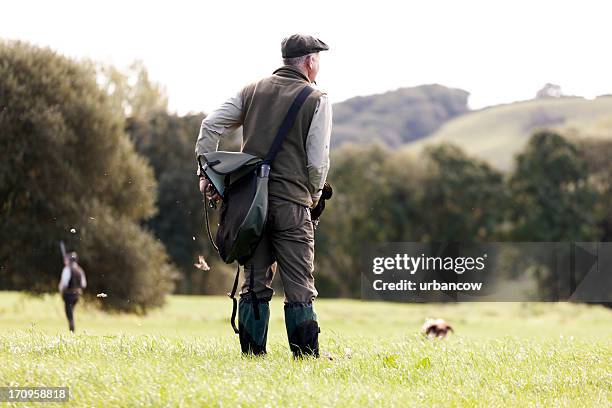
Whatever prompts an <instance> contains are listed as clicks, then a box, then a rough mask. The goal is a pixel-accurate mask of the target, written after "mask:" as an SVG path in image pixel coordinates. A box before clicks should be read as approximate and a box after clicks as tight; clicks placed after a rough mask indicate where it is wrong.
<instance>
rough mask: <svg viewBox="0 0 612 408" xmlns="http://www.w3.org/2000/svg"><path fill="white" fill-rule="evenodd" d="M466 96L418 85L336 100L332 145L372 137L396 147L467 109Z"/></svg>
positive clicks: (360, 140)
mask: <svg viewBox="0 0 612 408" xmlns="http://www.w3.org/2000/svg"><path fill="white" fill-rule="evenodd" d="M468 96H469V93H468V92H466V91H464V90H461V89H453V88H447V87H445V86H442V85H421V86H417V87H414V88H400V89H398V90H395V91H389V92H386V93H383V94H378V95H369V96H358V97H355V98H351V99H348V100H346V101H344V102H340V103H336V104H334V123H333V129H334V130H333V132H334V133H333V137H332V147H337V146H339V145H341V144H344V143H347V142H353V143H369V142H372V141H374V140H380V141H382V142H384V143H385V144H386V145H388V146H390V147H397V146H400V145H403V144H405V143H408V142H411V141H414V140H418V139H420V138H422V137H425V136H427V135H430V134H432V133H433V132H435V131H436V130H437V129H438V128H439V127H440V126H441V125H442V124H444V123H445V122H446V121H448V120H450V119H452V118H454V117H456V116H458V115H461V114H464V113H466V112H468V105H467V99H468Z"/></svg>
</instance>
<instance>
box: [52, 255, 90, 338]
mask: <svg viewBox="0 0 612 408" xmlns="http://www.w3.org/2000/svg"><path fill="white" fill-rule="evenodd" d="M77 260H78V256H77V253H76V252H74V251H73V252H70V253H69V254H67V255H66V257H65V258H64V269H63V270H62V277H61V278H60V283H59V291H60V293H61V294H62V298H63V299H64V309H65V311H66V318H67V319H68V327H69V328H70V331H71V332H74V307H75V306H76V304H77V302H78V301H79V297H80V296H81V294H82V293H83V289H85V287H87V279H86V278H85V271H84V270H83V268H81V266H80V265H79V264H78V263H77Z"/></svg>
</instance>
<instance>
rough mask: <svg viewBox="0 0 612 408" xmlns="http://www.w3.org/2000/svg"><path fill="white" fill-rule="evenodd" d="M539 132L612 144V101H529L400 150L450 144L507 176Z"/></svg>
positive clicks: (484, 113) (474, 115)
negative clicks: (571, 134)
mask: <svg viewBox="0 0 612 408" xmlns="http://www.w3.org/2000/svg"><path fill="white" fill-rule="evenodd" d="M543 127H547V128H554V129H560V130H565V131H567V130H570V129H573V130H576V131H577V133H579V134H580V135H585V136H594V137H609V138H612V97H611V96H601V97H598V98H596V99H594V100H586V99H584V98H579V97H571V98H570V97H565V98H549V99H534V100H530V101H525V102H516V103H512V104H508V105H499V106H493V107H490V108H485V109H482V110H479V111H473V112H471V113H468V114H465V115H462V116H460V117H457V118H455V119H453V120H451V121H448V122H447V123H445V124H444V125H443V126H442V127H441V128H440V129H439V130H438V131H437V132H435V133H434V134H433V135H431V136H429V137H427V138H425V139H422V140H419V141H416V142H414V143H411V144H410V145H408V146H406V147H405V149H407V150H409V151H412V152H414V153H419V152H420V151H421V150H422V149H423V148H424V147H425V146H428V145H431V144H436V143H442V142H452V143H454V144H456V145H458V146H459V147H461V148H463V149H464V150H465V151H466V152H468V153H470V154H473V155H475V156H477V157H481V158H482V159H485V160H487V161H489V162H490V163H491V164H493V165H494V166H495V167H498V168H500V169H502V170H507V169H510V168H511V167H512V164H513V158H514V155H515V154H516V153H517V152H519V151H520V150H521V149H522V148H523V146H524V145H525V143H526V142H527V140H528V138H529V136H530V135H531V134H532V133H533V132H534V131H535V130H536V129H538V128H543Z"/></svg>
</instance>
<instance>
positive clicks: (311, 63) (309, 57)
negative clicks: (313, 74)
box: [306, 54, 314, 70]
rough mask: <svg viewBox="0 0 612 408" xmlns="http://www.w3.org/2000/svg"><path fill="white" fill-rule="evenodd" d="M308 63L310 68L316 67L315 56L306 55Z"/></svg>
mask: <svg viewBox="0 0 612 408" xmlns="http://www.w3.org/2000/svg"><path fill="white" fill-rule="evenodd" d="M306 65H308V69H310V70H312V69H313V68H314V58H313V56H312V54H310V55H309V56H307V57H306Z"/></svg>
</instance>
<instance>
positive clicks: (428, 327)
mask: <svg viewBox="0 0 612 408" xmlns="http://www.w3.org/2000/svg"><path fill="white" fill-rule="evenodd" d="M448 332H453V333H454V332H455V331H454V330H453V328H452V327H451V325H450V324H448V323H446V321H445V320H444V319H425V323H423V334H425V335H426V336H427V337H429V338H433V337H440V338H445V337H446V335H447V334H448Z"/></svg>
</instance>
